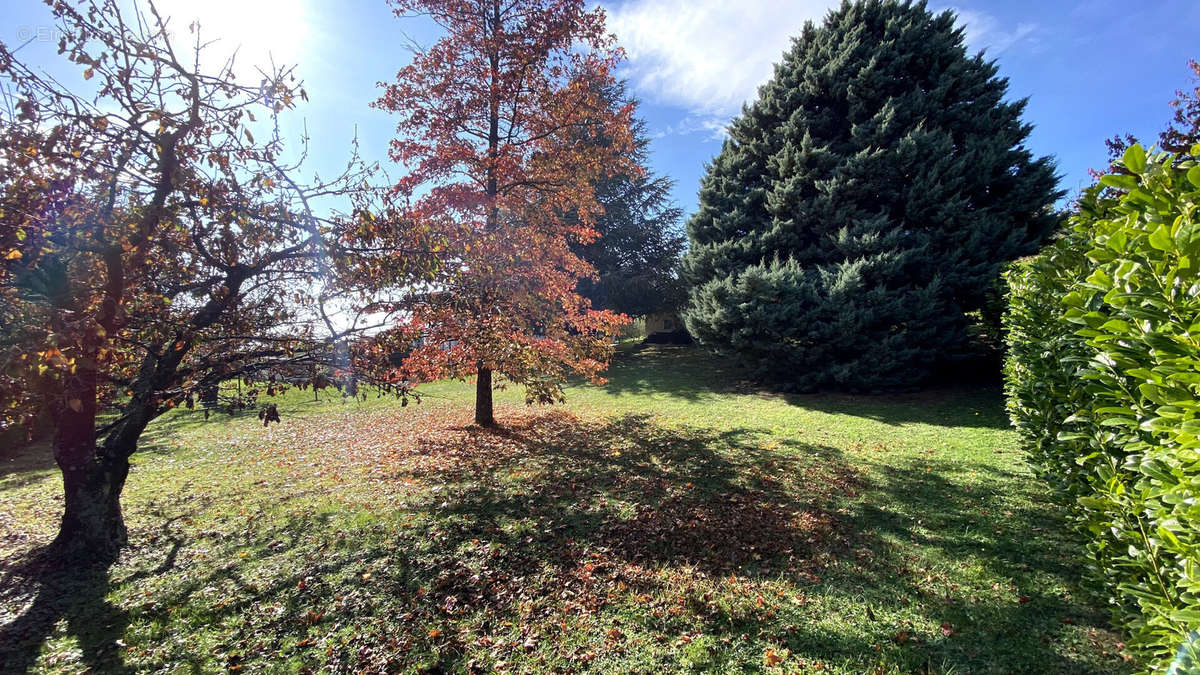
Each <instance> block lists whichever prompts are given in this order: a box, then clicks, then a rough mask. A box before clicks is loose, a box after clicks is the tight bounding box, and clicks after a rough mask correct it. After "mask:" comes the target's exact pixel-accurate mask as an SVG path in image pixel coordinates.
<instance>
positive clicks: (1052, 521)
mask: <svg viewBox="0 0 1200 675" xmlns="http://www.w3.org/2000/svg"><path fill="white" fill-rule="evenodd" d="M609 375H610V378H611V381H610V382H609V384H608V385H607V386H605V387H593V386H590V385H580V386H577V387H573V388H572V389H571V390H570V391H569V392H568V397H569V401H570V402H569V404H568V405H567V406H565V407H564V408H553V409H544V408H543V409H538V408H526V407H525V406H523V405H521V404H520V392H515V391H508V392H504V393H503V394H502V395H501V396H500V400H501V402H502V407H501V409H500V411H499V413H498V418H499V419H500V420H501V421H502V423H503V425H504V427H503V428H502V429H499V430H495V431H487V430H481V429H478V428H475V427H473V426H471V425H470V424H469V422H470V420H471V410H470V390H471V388H470V387H468V386H464V385H462V384H460V383H436V384H434V385H430V386H427V387H425V388H424V391H425V392H426V397H425V400H424V401H423V402H422V403H421V404H420V405H410V406H408V407H405V408H401V407H400V406H399V404H398V403H397V402H395V401H392V400H390V399H374V398H369V399H368V401H366V402H365V403H364V402H362V401H352V400H343V399H340V397H337V396H332V395H326V394H320V395H318V396H317V399H318V400H317V401H315V402H314V401H312V400H311V399H312V393H311V392H298V391H297V392H292V393H290V394H288V395H287V396H286V397H285V398H284V400H283V403H284V405H282V406H281V408H282V409H283V410H284V413H285V415H284V422H283V424H280V425H272V426H270V427H269V428H266V429H264V428H263V427H262V425H261V423H260V422H259V421H258V420H257V419H255V418H254V417H252V416H250V415H243V416H235V417H230V416H227V415H225V414H223V413H218V414H215V415H213V416H212V417H211V418H210V419H208V420H204V417H203V414H202V413H200V412H199V411H178V412H177V413H174V414H172V415H170V416H168V417H167V418H165V419H163V420H160V421H159V422H156V423H155V426H154V427H153V433H152V434H151V436H150V438H149V439H148V440H147V443H146V444H145V445H146V447H145V451H144V452H143V453H140V454H139V455H138V456H137V457H136V462H137V466H136V468H135V469H134V471H133V473H132V475H131V478H130V482H129V485H128V487H127V490H126V499H125V505H126V515H127V519H128V521H129V524H130V528H131V533H130V536H131V541H132V546H131V548H130V549H129V550H128V551H127V552H126V554H125V555H124V556H123V557H122V559H121V560H120V562H119V563H118V564H117V565H115V566H114V567H113V568H111V569H110V570H108V571H107V572H106V573H105V572H91V573H87V574H83V575H73V576H65V575H63V574H59V573H53V572H49V571H47V570H44V569H39V568H37V567H36V566H30V565H29V564H28V554H29V552H30V551H32V550H34V549H35V548H36V547H37V546H38V545H40V544H43V543H45V542H47V541H48V540H49V539H50V538H51V537H52V535H53V532H54V526H55V524H56V523H55V520H56V518H57V515H58V513H57V509H58V505H59V501H58V496H57V495H58V490H59V488H60V483H59V479H58V477H57V475H56V473H55V472H54V470H53V467H52V463H51V461H50V460H49V458H48V455H47V451H46V449H45V448H31V449H27V450H25V451H22V452H21V453H20V454H18V455H16V456H15V457H11V458H9V457H6V458H5V466H4V468H3V469H2V473H0V495H2V497H3V499H2V503H0V525H2V526H3V535H2V538H0V556H3V565H4V569H3V571H0V574H2V575H3V576H2V577H0V581H2V586H0V670H2V671H3V672H20V671H22V670H26V669H32V670H35V671H40V672H79V671H81V670H85V669H87V668H91V669H92V670H93V671H95V672H121V671H123V670H124V671H126V672H180V673H183V672H228V671H233V672H261V671H297V672H299V671H303V670H305V669H308V670H311V671H314V672H362V671H366V672H377V671H378V672H489V671H494V670H505V671H512V672H547V671H560V672H580V671H592V672H645V673H651V672H688V671H707V672H748V671H749V672H754V671H763V672H781V671H782V672H825V671H829V672H845V673H863V672H881V673H892V672H931V673H932V672H937V673H950V672H958V673H965V672H970V673H976V672H995V673H1009V672H1047V673H1051V672H1053V673H1058V672H1071V673H1087V672H1097V673H1099V672H1131V671H1133V670H1136V664H1133V663H1130V662H1128V661H1127V660H1126V659H1125V658H1123V657H1122V655H1121V653H1120V652H1121V645H1120V643H1119V638H1118V637H1117V636H1115V635H1113V634H1111V633H1110V632H1108V631H1107V630H1106V629H1105V628H1104V615H1103V613H1102V612H1100V611H1097V610H1096V609H1094V608H1092V607H1091V606H1089V605H1088V604H1087V603H1086V602H1084V599H1083V598H1082V597H1081V596H1080V594H1079V590H1078V588H1077V582H1078V577H1079V573H1080V572H1079V569H1078V564H1077V562H1076V561H1078V560H1079V558H1080V551H1079V549H1078V544H1076V543H1075V542H1074V541H1073V540H1072V539H1071V538H1070V537H1069V536H1067V535H1065V534H1064V532H1063V522H1062V520H1061V519H1060V517H1059V516H1058V515H1057V513H1058V510H1057V509H1056V508H1055V507H1054V506H1052V505H1051V504H1049V503H1048V502H1047V501H1046V492H1045V490H1044V489H1042V488H1041V486H1039V485H1038V484H1037V483H1036V482H1035V481H1034V480H1033V478H1032V477H1031V475H1030V474H1029V472H1028V470H1027V469H1026V468H1025V466H1024V464H1023V462H1022V459H1021V457H1020V456H1019V454H1017V453H1016V452H1015V449H1014V448H1015V446H1014V439H1013V437H1012V434H1011V433H1010V432H1009V431H1008V429H1007V425H1006V422H1005V420H1004V417H1003V411H1002V409H1001V399H1000V396H999V393H998V392H996V391H991V390H987V389H955V390H944V391H935V392H926V393H922V394H914V395H907V396H884V397H855V396H790V397H789V396H780V395H776V394H772V393H769V392H764V391H760V390H758V389H757V388H756V387H754V386H752V385H750V384H748V383H745V382H743V381H741V380H740V379H739V377H738V375H737V371H736V369H734V368H732V367H731V366H730V365H728V364H726V363H724V362H722V361H720V360H718V359H715V358H714V357H712V356H711V355H708V354H706V353H704V352H702V351H700V350H698V349H694V348H678V347H655V348H641V349H634V350H627V351H625V352H623V353H621V354H619V355H618V357H617V359H616V360H615V362H614V365H613V368H612V369H611V372H610V374H609Z"/></svg>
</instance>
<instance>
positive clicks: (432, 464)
mask: <svg viewBox="0 0 1200 675" xmlns="http://www.w3.org/2000/svg"><path fill="white" fill-rule="evenodd" d="M462 432H463V433H464V434H466V436H467V438H466V440H465V442H464V440H463V439H455V438H451V439H444V440H426V441H424V442H422V443H421V444H420V445H418V446H417V448H416V449H415V451H414V457H416V458H418V459H420V458H428V459H430V460H432V461H426V462H422V461H417V462H414V463H412V465H411V466H410V468H407V469H404V470H401V471H397V472H396V473H394V474H393V475H392V477H393V478H394V479H398V480H410V479H422V480H426V481H428V480H436V481H437V482H438V483H439V484H444V485H446V486H447V487H448V490H447V491H446V492H448V493H449V494H448V495H446V494H443V493H441V492H439V493H438V494H437V496H435V497H434V499H433V501H434V502H436V503H430V504H428V508H429V509H430V510H429V513H431V514H433V513H437V514H440V515H446V514H449V515H451V516H455V517H456V522H457V525H458V536H459V538H460V540H469V539H475V538H478V537H479V535H480V533H489V535H490V541H493V542H498V543H500V544H501V545H502V546H503V547H504V548H505V549H506V550H510V551H516V550H521V549H526V556H527V557H528V560H526V561H525V562H526V563H527V564H528V565H534V564H536V563H537V561H538V560H540V556H541V554H542V553H544V552H545V551H544V550H543V548H544V547H543V545H546V546H552V547H553V546H558V547H560V548H566V549H570V550H573V551H575V552H576V553H581V552H583V551H587V552H589V553H591V554H594V553H602V554H604V555H607V556H612V557H615V558H616V559H619V560H620V561H622V562H626V563H633V564H637V565H663V564H672V565H684V566H688V567H691V568H695V569H698V570H700V571H702V572H704V573H706V574H711V575H721V574H728V573H730V572H738V573H739V574H742V573H750V572H751V571H758V572H761V573H764V574H766V573H774V572H777V571H779V570H781V569H784V568H785V567H787V568H790V569H793V570H798V569H799V567H801V566H803V563H804V560H806V559H807V558H808V557H810V554H811V553H812V552H813V550H815V549H823V548H825V547H828V546H830V545H834V544H835V543H838V542H837V538H838V536H839V533H840V530H839V526H838V523H837V518H836V517H835V516H834V514H832V513H831V512H830V510H829V509H830V507H831V504H832V503H833V501H834V500H835V499H836V498H837V496H838V495H839V493H840V492H841V491H843V490H846V489H851V488H852V486H853V485H854V484H855V483H856V481H857V480H858V478H857V476H856V475H855V473H854V472H853V471H852V470H851V469H849V468H848V467H847V466H845V464H844V462H842V461H841V459H840V454H839V453H838V451H837V450H835V449H833V448H830V447H825V446H812V445H805V446H804V447H803V452H796V453H780V452H778V447H777V446H775V447H772V446H768V445H764V444H762V443H760V442H759V440H758V438H759V437H758V435H757V434H755V433H754V432H748V431H745V430H730V431H715V430H702V429H692V428H669V427H664V426H661V425H659V424H657V423H656V422H655V421H654V419H653V418H652V417H651V416H650V415H645V414H640V415H639V414H631V415H625V416H621V417H617V418H613V419H611V420H607V421H604V422H597V423H589V422H583V421H580V420H578V419H577V418H575V417H574V416H572V415H570V414H569V413H563V412H551V413H547V414H544V415H540V416H538V417H536V418H534V419H532V420H529V421H525V422H523V423H520V424H518V425H515V426H513V427H509V428H507V429H502V430H482V429H477V428H466V429H463V430H462ZM489 437H491V438H495V437H499V438H502V439H503V440H504V441H506V442H504V443H501V444H495V443H491V442H489V441H490V438H489ZM808 476H812V477H819V480H813V481H805V480H803V478H804V477H808ZM514 520H522V521H527V522H535V521H536V522H537V523H540V524H541V525H540V527H539V531H538V533H537V534H536V536H534V537H533V538H532V539H531V540H529V541H525V539H526V537H525V536H524V535H523V534H522V533H521V532H522V531H521V530H520V529H517V533H516V534H511V533H510V534H505V528H504V527H502V524H504V523H509V522H511V521H514ZM529 544H534V545H533V546H529ZM568 562H570V561H568ZM517 567H520V565H518V566H517Z"/></svg>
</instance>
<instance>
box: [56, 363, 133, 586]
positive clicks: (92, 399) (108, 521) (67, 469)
mask: <svg viewBox="0 0 1200 675" xmlns="http://www.w3.org/2000/svg"><path fill="white" fill-rule="evenodd" d="M64 402H65V405H60V406H59V407H58V408H57V410H56V411H55V413H56V414H55V415H54V417H55V424H56V427H57V428H56V430H55V434H54V460H55V462H56V463H57V464H58V468H59V470H60V471H62V477H63V517H62V522H61V524H60V525H59V530H58V536H57V537H56V538H55V539H54V543H53V544H52V545H51V549H50V550H51V552H53V553H54V554H56V555H60V556H64V557H73V556H85V557H87V558H89V559H93V560H97V561H101V560H102V561H104V562H112V561H113V560H116V557H117V555H118V553H119V552H120V549H121V547H122V546H124V545H125V543H126V541H127V540H128V538H127V535H126V531H125V520H124V518H122V517H121V490H122V488H124V487H125V478H126V476H128V474H129V461H128V454H120V453H113V452H108V451H107V449H105V448H98V447H97V446H96V412H97V402H96V375H95V373H94V372H91V371H81V372H79V373H77V374H76V376H75V377H74V378H71V380H70V381H69V382H68V384H67V387H66V388H65V401H64Z"/></svg>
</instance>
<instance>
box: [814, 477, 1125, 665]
mask: <svg viewBox="0 0 1200 675" xmlns="http://www.w3.org/2000/svg"><path fill="white" fill-rule="evenodd" d="M968 475H970V476H971V478H970V480H968V479H967V477H968ZM849 518H850V520H851V522H852V525H853V527H854V528H855V530H856V531H857V532H859V533H860V534H861V535H862V537H863V538H862V542H863V545H864V546H863V548H864V550H865V551H868V553H867V557H868V559H869V560H870V565H871V567H873V568H875V569H877V570H879V572H880V573H879V574H878V575H877V576H863V577H858V578H842V579H840V580H839V581H837V582H835V583H837V584H844V585H845V586H846V587H847V589H849V588H853V592H854V593H855V594H856V597H859V598H861V600H862V602H863V604H864V606H870V605H874V607H875V609H878V608H879V607H881V606H886V605H887V604H889V603H895V602H896V600H897V598H903V599H905V602H906V603H912V604H914V605H917V606H919V607H921V608H922V613H924V614H925V615H926V616H927V617H928V619H929V621H931V622H933V623H934V624H936V623H942V625H943V626H945V627H946V628H947V631H948V634H947V633H943V634H939V633H938V632H936V631H934V632H933V633H930V634H926V635H924V636H921V638H919V639H918V640H917V641H916V642H915V643H911V642H910V645H909V650H910V651H912V652H913V655H914V656H916V657H917V658H914V659H913V660H912V663H913V664H914V667H915V666H916V665H917V664H919V663H922V662H923V663H925V664H926V670H927V671H931V672H932V671H945V672H959V671H963V670H965V671H967V672H996V673H1000V672H1013V671H1019V672H1046V673H1051V672H1054V673H1067V672H1069V673H1110V672H1133V671H1135V670H1137V668H1136V664H1134V663H1131V662H1125V661H1122V660H1121V659H1119V658H1117V652H1118V651H1119V650H1120V639H1119V636H1117V635H1115V634H1113V633H1112V632H1110V631H1109V628H1108V616H1107V614H1106V613H1105V612H1104V611H1102V610H1101V609H1100V608H1099V606H1097V605H1093V604H1090V603H1089V600H1090V597H1089V596H1088V594H1087V591H1086V590H1085V589H1084V588H1083V587H1082V574H1083V567H1082V561H1083V560H1084V557H1085V552H1084V550H1083V546H1082V543H1081V542H1080V541H1077V540H1075V539H1074V538H1073V537H1072V534H1071V528H1070V525H1069V524H1068V523H1067V521H1066V519H1065V517H1064V516H1063V511H1062V510H1061V509H1060V508H1059V507H1058V506H1057V505H1055V504H1053V503H1051V502H1049V501H1048V500H1047V499H1046V495H1045V491H1044V490H1043V489H1041V488H1040V486H1039V485H1037V484H1036V483H1035V482H1034V481H1033V479H1032V477H1030V476H1028V475H1017V474H1015V473H1013V472H1009V471H1005V470H1002V469H997V468H995V467H992V466H988V465H984V464H978V463H973V462H963V461H945V460H933V459H925V460H907V461H904V462H903V463H900V464H897V465H893V466H887V467H881V469H880V471H879V472H877V473H876V474H874V476H873V480H872V482H871V484H870V485H869V486H868V487H867V488H866V490H865V491H864V494H863V496H862V499H859V500H855V501H854V502H852V503H851V509H850V514H849ZM913 551H918V552H919V556H914V555H912V553H911V552H913ZM954 565H959V566H961V567H963V568H968V567H971V568H977V569H979V570H981V573H980V574H978V575H977V578H979V579H984V580H991V584H992V585H991V587H990V588H984V587H981V586H971V585H970V584H962V585H961V586H960V585H959V583H951V582H950V581H949V578H950V577H949V575H947V574H946V573H945V570H944V568H945V567H947V566H954ZM939 568H941V569H939ZM969 576H970V575H967V576H966V577H963V578H969ZM995 580H1006V581H1007V585H1000V586H997V585H996V584H997V581H995ZM1047 588H1051V589H1059V590H1058V592H1055V593H1050V592H1047V591H1046V590H1044V589H1047ZM881 628H882V630H881V631H880V632H879V633H878V634H877V635H876V636H875V638H876V640H877V641H890V640H894V639H895V636H896V634H897V631H898V630H904V628H903V627H896V626H881ZM1033 636H1041V637H1040V639H1036V640H1035V639H1031V638H1032V637H1033ZM1084 636H1086V637H1084ZM822 639H823V640H824V639H827V638H822ZM1085 639H1087V640H1094V641H1099V642H1106V643H1107V645H1108V646H1109V648H1110V649H1111V652H1107V653H1108V654H1109V656H1110V658H1109V659H1108V660H1107V661H1104V660H1097V659H1095V658H1094V657H1095V654H1092V655H1091V657H1093V658H1085V655H1083V654H1080V653H1078V652H1077V651H1076V650H1075V646H1074V645H1072V644H1071V643H1072V642H1080V641H1082V640H1085ZM799 646H801V647H803V645H802V644H801V645H799Z"/></svg>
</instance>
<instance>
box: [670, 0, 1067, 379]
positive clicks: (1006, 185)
mask: <svg viewBox="0 0 1200 675" xmlns="http://www.w3.org/2000/svg"><path fill="white" fill-rule="evenodd" d="M1007 86H1008V85H1007V80H1005V79H1004V78H1000V77H997V68H996V65H995V63H994V62H991V61H987V60H985V58H984V56H983V54H982V53H980V54H977V55H975V56H969V55H968V54H967V51H966V48H965V43H964V37H963V31H962V29H961V28H958V27H956V26H955V16H954V14H953V13H952V12H949V11H947V12H942V13H940V14H938V15H934V14H932V13H930V12H929V11H928V10H927V9H926V6H925V3H924V2H918V3H911V2H895V1H892V0H866V1H859V2H844V3H843V4H842V5H841V6H840V7H839V8H838V9H836V10H833V11H831V12H830V13H829V15H828V16H827V17H826V19H825V21H824V23H823V25H821V26H816V25H814V24H812V23H808V24H806V25H805V26H804V29H803V31H802V33H801V35H800V36H799V37H798V38H796V39H795V40H794V41H793V45H792V47H791V48H790V49H789V51H787V52H786V53H785V54H784V56H783V59H782V61H781V62H780V63H779V64H777V65H776V67H775V73H774V76H773V77H772V78H771V79H770V80H769V81H768V82H767V83H766V84H764V85H763V86H762V87H760V89H759V96H758V99H757V100H756V101H754V102H753V103H751V104H749V105H747V106H745V107H744V108H743V110H742V113H741V115H739V116H738V117H737V118H735V119H734V120H733V122H732V123H731V125H730V127H729V137H728V139H727V140H726V141H725V143H724V146H723V147H722V149H721V152H720V153H719V154H718V155H717V157H716V158H714V160H713V162H712V164H711V165H710V166H709V169H708V174H707V176H706V177H705V178H704V179H703V181H702V183H701V189H700V207H699V210H698V212H697V213H696V214H695V215H694V216H693V217H692V219H691V220H690V221H689V222H688V225H687V232H688V237H689V239H690V243H691V245H690V248H689V251H688V253H687V255H686V256H685V260H684V271H685V275H686V277H687V279H688V282H689V284H690V291H689V305H688V308H687V310H686V312H685V320H686V322H687V325H688V329H689V330H690V331H691V332H692V334H693V335H695V336H696V337H697V338H699V339H700V340H701V341H702V342H705V343H708V344H711V345H714V346H716V347H719V348H722V349H725V350H728V351H732V352H734V353H737V354H740V355H741V356H742V357H744V358H745V360H746V361H747V362H748V363H749V364H751V365H753V366H755V367H756V368H757V370H758V372H759V374H760V375H762V376H774V377H778V378H780V379H783V380H784V381H786V382H788V383H790V384H791V385H793V386H794V387H796V388H799V389H813V388H820V387H831V386H832V387H839V388H845V389H852V390H866V391H870V390H879V389H898V388H910V387H913V386H916V385H919V384H920V383H921V382H922V381H923V380H925V379H926V378H927V377H928V376H929V374H930V372H931V370H932V369H933V367H934V366H935V365H936V364H937V363H938V362H939V360H940V359H941V358H942V357H945V356H947V355H950V354H953V353H954V352H955V350H956V349H957V348H959V347H960V346H961V345H962V343H963V341H964V339H965V335H966V331H965V328H966V323H967V322H966V318H965V313H966V312H969V311H972V310H975V309H978V308H979V307H980V306H981V304H982V303H983V301H984V299H985V296H986V293H987V291H988V289H989V288H990V287H991V286H992V284H993V282H994V281H995V279H996V278H997V275H998V271H999V267H1000V266H1001V264H1003V263H1004V262H1006V261H1009V260H1012V259H1014V258H1017V257H1020V256H1023V255H1027V254H1030V253H1032V252H1034V251H1036V250H1037V249H1038V247H1039V245H1040V244H1041V243H1042V242H1043V241H1044V240H1045V238H1046V237H1047V236H1048V234H1049V233H1050V231H1051V230H1052V229H1053V226H1054V222H1055V220H1054V216H1053V214H1052V212H1051V209H1050V207H1051V205H1052V204H1053V203H1054V201H1055V200H1056V199H1057V198H1059V197H1060V196H1061V195H1062V193H1061V192H1060V191H1058V189H1057V177H1056V176H1055V174H1054V166H1053V163H1052V162H1051V160H1050V159H1048V158H1045V157H1043V158H1037V159H1035V158H1034V157H1033V156H1032V155H1031V153H1030V152H1029V151H1028V150H1027V149H1026V148H1025V147H1024V143H1025V140H1026V139H1027V138H1028V136H1029V133H1030V130H1031V127H1030V126H1029V125H1028V124H1025V123H1023V122H1022V121H1021V113H1022V110H1023V109H1024V107H1025V101H1024V100H1019V101H1007V100H1005V95H1006V93H1007Z"/></svg>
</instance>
